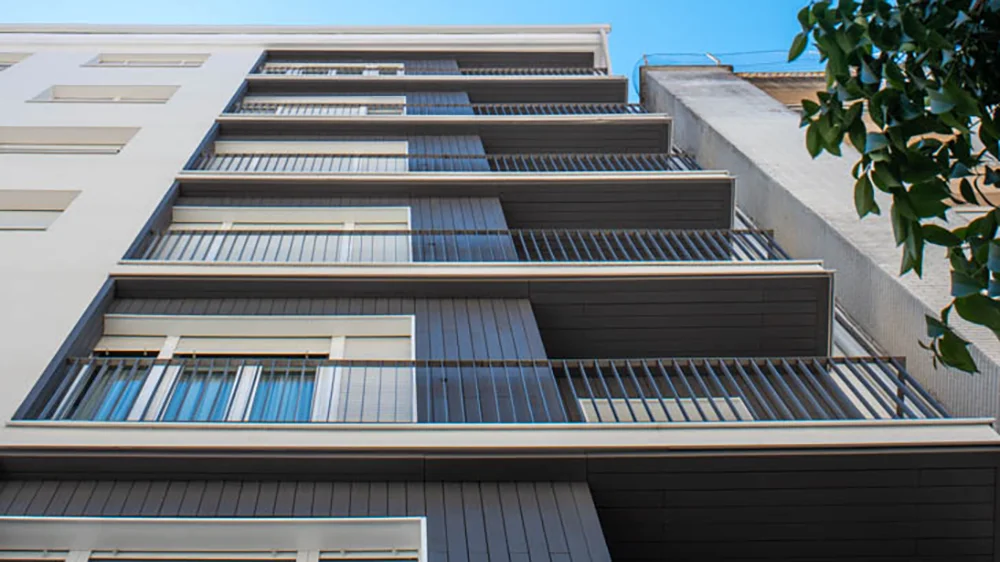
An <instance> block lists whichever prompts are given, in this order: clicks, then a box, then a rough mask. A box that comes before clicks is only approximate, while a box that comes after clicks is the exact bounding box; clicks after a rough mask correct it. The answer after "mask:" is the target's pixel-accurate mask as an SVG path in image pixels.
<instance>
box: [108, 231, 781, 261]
mask: <svg viewBox="0 0 1000 562" xmlns="http://www.w3.org/2000/svg"><path fill="white" fill-rule="evenodd" d="M128 259H136V260H155V261H178V262H223V263H345V262H346V263H405V262H630V263H632V262H689V261H731V262H750V261H766V260H784V259H789V256H788V254H786V253H785V252H784V251H783V250H782V249H781V248H780V247H778V245H777V244H776V243H775V241H774V238H773V237H772V236H771V234H770V233H769V232H766V231H759V230H736V231H733V230H565V229H563V230H453V231H443V230H413V231H396V230H394V231H330V230H280V231H275V230H270V231H268V230H180V229H176V230H175V229H171V230H166V231H162V232H153V233H150V234H149V236H148V237H147V239H146V241H145V243H144V244H142V245H141V246H140V247H139V249H138V250H137V251H136V252H135V253H134V254H132V255H130V256H128Z"/></svg>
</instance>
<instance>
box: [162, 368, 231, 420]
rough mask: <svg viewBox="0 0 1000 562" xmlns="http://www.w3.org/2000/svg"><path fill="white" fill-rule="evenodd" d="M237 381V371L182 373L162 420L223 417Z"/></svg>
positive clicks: (222, 418) (218, 418)
mask: <svg viewBox="0 0 1000 562" xmlns="http://www.w3.org/2000/svg"><path fill="white" fill-rule="evenodd" d="M235 381H236V373H235V372H229V373H225V372H223V373H204V372H198V371H185V372H183V373H181V374H180V376H179V377H178V378H177V386H176V387H175V388H174V393H173V395H172V396H171V397H170V402H169V403H168V404H167V409H166V411H165V412H164V413H163V418H162V419H163V421H223V420H224V419H225V416H226V406H228V405H229V396H230V395H231V394H232V392H233V383H234V382H235Z"/></svg>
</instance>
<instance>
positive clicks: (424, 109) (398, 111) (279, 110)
mask: <svg viewBox="0 0 1000 562" xmlns="http://www.w3.org/2000/svg"><path fill="white" fill-rule="evenodd" d="M227 113H229V114H234V115H288V116H292V117H335V116H355V115H379V116H385V115H407V114H409V115H463V114H466V115H636V114H644V113H646V110H645V108H643V106H642V104H638V103H466V104H461V103H406V104H401V103H308V102H303V103H298V102H258V101H253V100H243V101H240V102H237V103H236V104H234V106H233V107H232V108H230V109H229V110H228V111H227Z"/></svg>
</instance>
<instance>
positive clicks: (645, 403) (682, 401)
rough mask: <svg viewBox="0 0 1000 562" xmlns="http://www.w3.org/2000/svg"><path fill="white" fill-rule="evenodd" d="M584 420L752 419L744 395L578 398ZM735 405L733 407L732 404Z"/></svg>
mask: <svg viewBox="0 0 1000 562" xmlns="http://www.w3.org/2000/svg"><path fill="white" fill-rule="evenodd" d="M578 403H579V405H580V411H581V412H583V421H585V422H591V423H594V422H603V423H609V422H610V423H613V422H618V421H623V422H670V421H674V422H683V421H693V422H702V421H749V420H752V419H753V414H751V413H750V409H749V408H747V406H746V404H745V403H744V402H743V399H742V398H739V397H736V396H732V397H727V398H721V397H712V398H669V399H667V398H665V399H663V401H662V402H661V401H660V400H657V399H655V398H649V399H646V400H643V399H642V398H594V399H593V400H590V399H589V398H580V399H578ZM730 404H732V406H730Z"/></svg>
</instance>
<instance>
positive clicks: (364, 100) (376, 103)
mask: <svg viewBox="0 0 1000 562" xmlns="http://www.w3.org/2000/svg"><path fill="white" fill-rule="evenodd" d="M241 103H251V104H273V105H276V106H278V107H277V108H276V110H275V115H292V116H294V115H295V114H294V113H291V112H290V110H289V108H294V107H295V106H302V105H320V106H330V107H339V106H344V107H357V108H358V113H357V114H351V113H345V114H343V115H342V116H350V117H353V116H356V115H378V116H393V117H398V116H401V115H406V114H407V111H406V95H405V94H403V95H377V94H372V95H356V96H352V95H346V94H345V95H335V96H323V95H309V96H256V95H248V96H246V97H244V98H243V99H242V100H241ZM373 107H398V108H399V113H381V112H378V113H372V111H371V110H372V108H373ZM282 109H284V111H282ZM310 116H312V114H310Z"/></svg>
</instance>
